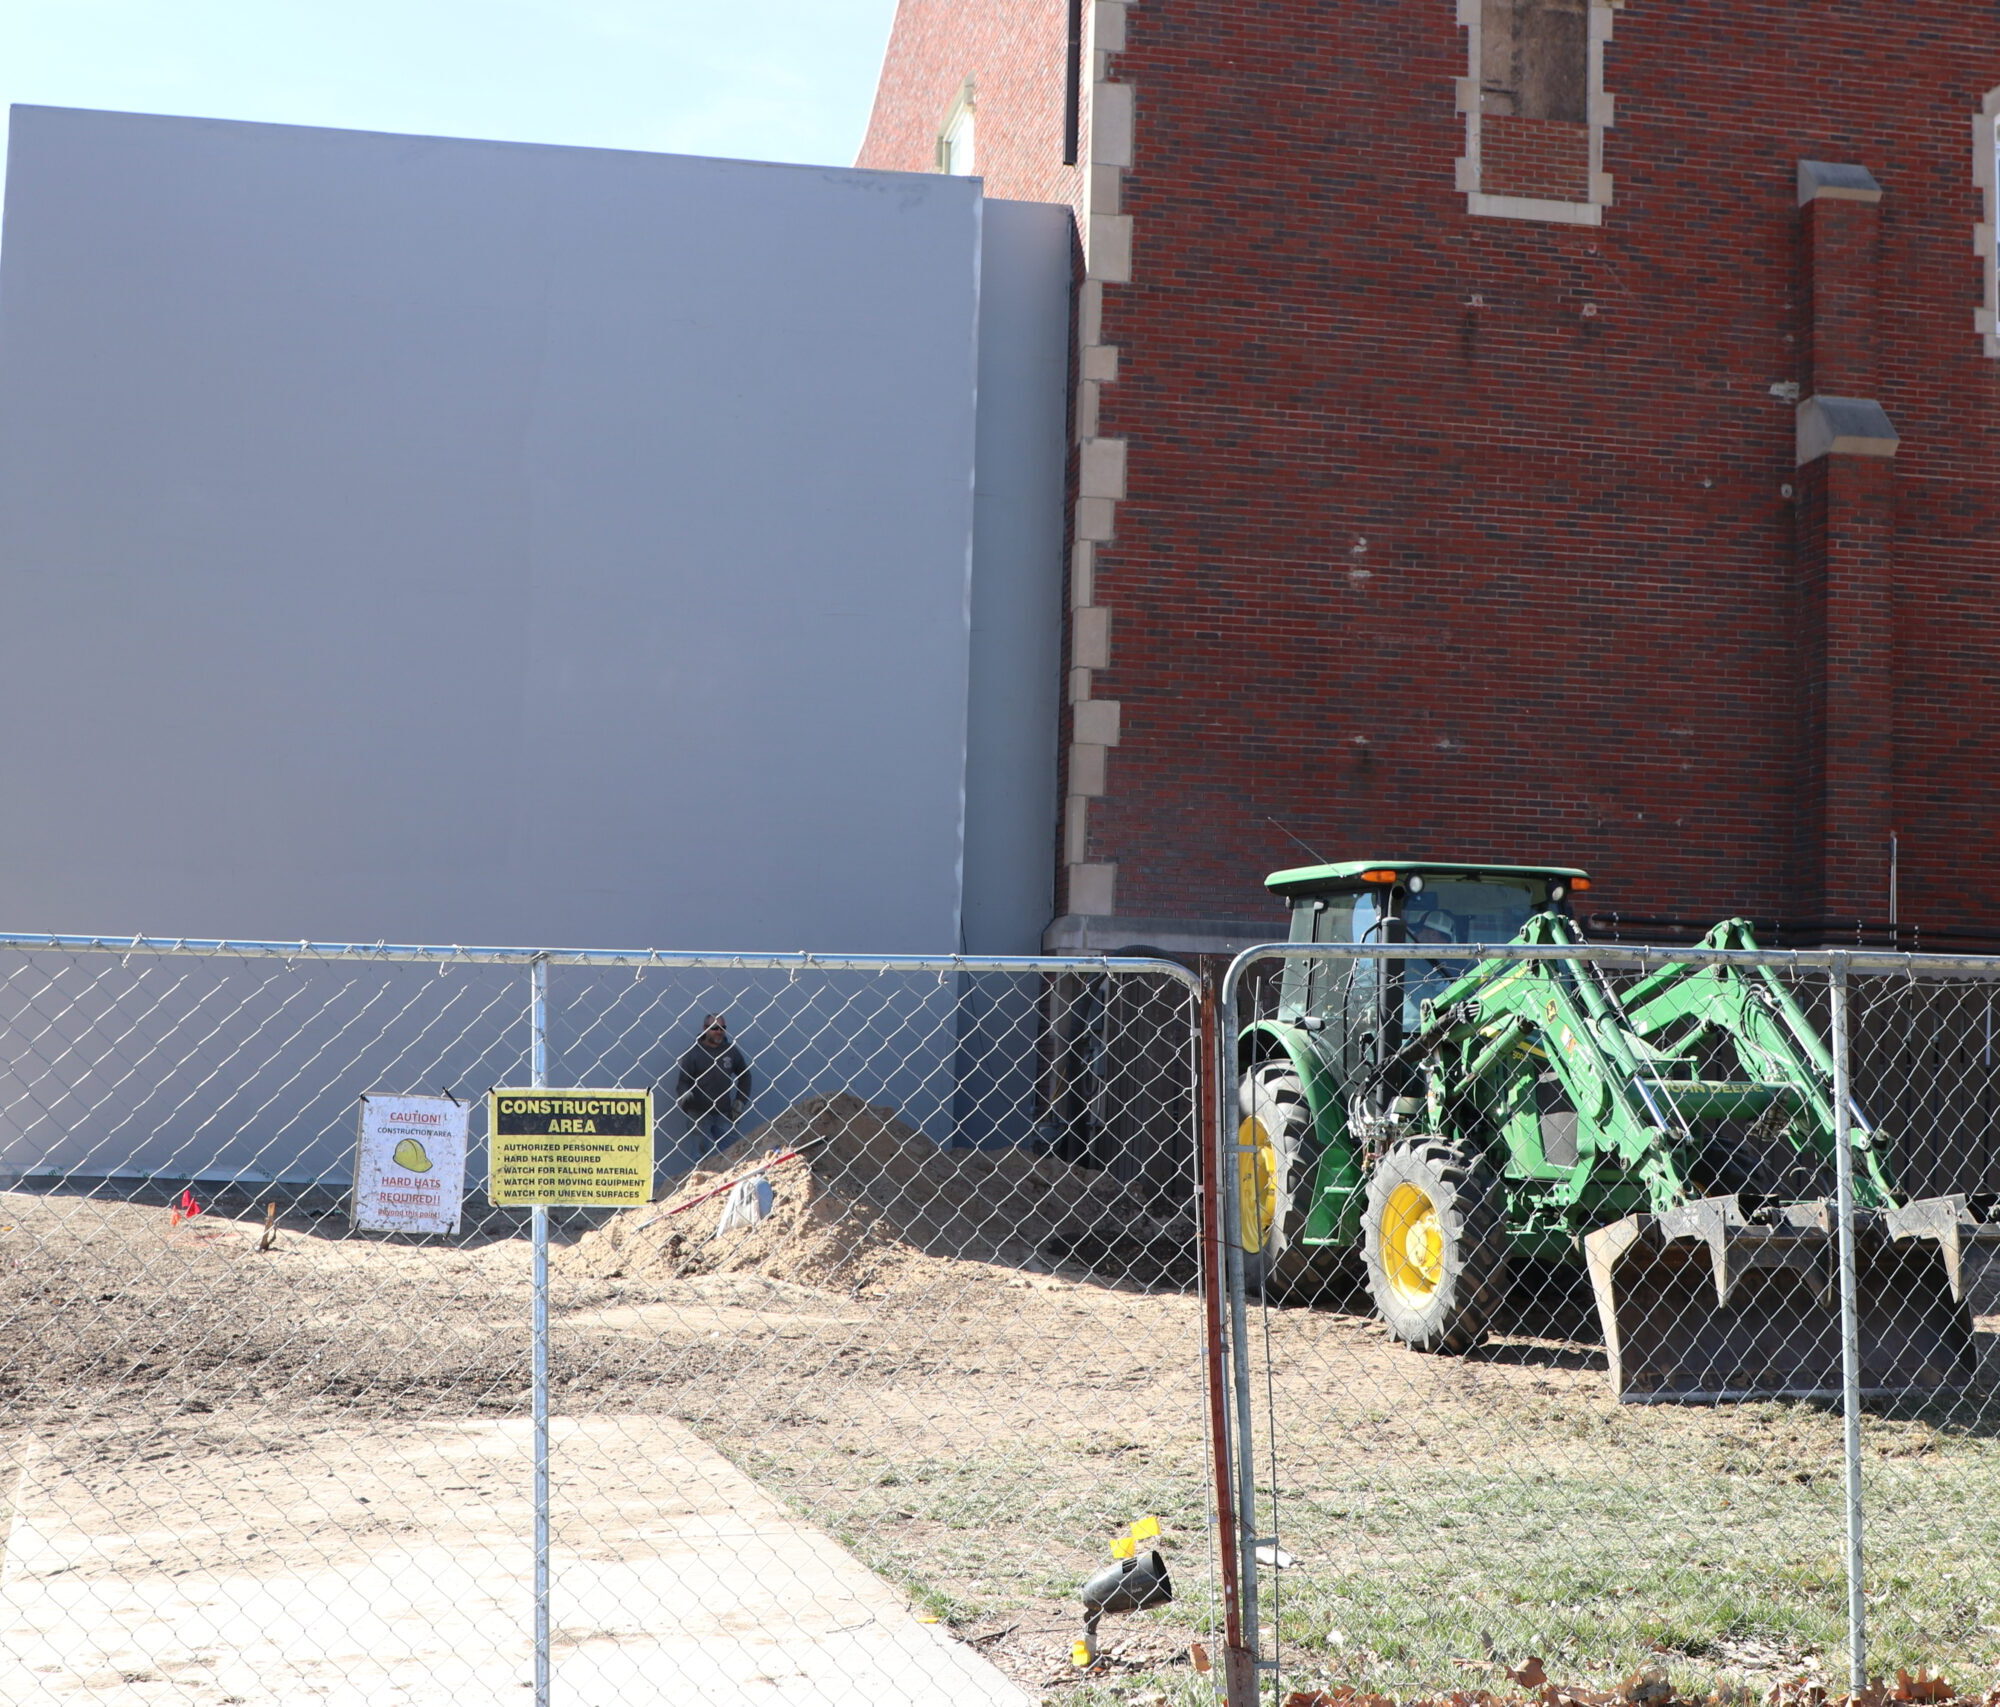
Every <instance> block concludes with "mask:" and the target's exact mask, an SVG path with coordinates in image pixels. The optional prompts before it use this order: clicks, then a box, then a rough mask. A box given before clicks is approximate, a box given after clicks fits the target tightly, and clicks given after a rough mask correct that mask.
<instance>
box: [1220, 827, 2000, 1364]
mask: <svg viewBox="0 0 2000 1707" xmlns="http://www.w3.org/2000/svg"><path fill="white" fill-rule="evenodd" d="M1266 885H1267V887H1268V888H1270V889H1271V890H1272V891H1274V892H1275V893H1276V894H1278V895H1281V896H1283V897H1284V898H1285V899H1286V900H1287V901H1288V902H1289V904H1290V906H1291V910H1292V929H1291V940H1292V941H1293V942H1300V943H1326V944H1338V943H1350V944H1383V945H1389V946H1392V947H1395V948H1397V949H1407V951H1408V952H1407V953H1398V954H1395V955H1393V956H1389V957H1384V958H1370V959H1352V958H1342V957H1336V956H1329V957H1327V958H1325V959H1320V958H1318V957H1313V956H1300V957H1297V958H1287V959H1286V960H1285V961H1284V962H1283V963H1282V973H1281V976H1280V981H1279V987H1278V1002H1277V1011H1276V1015H1275V1017H1273V1018H1270V1019H1260V1020H1258V1021H1256V1022H1254V1023H1252V1024H1250V1025H1248V1026H1246V1027H1245V1028H1244V1030H1243V1032H1242V1034H1241V1036H1240V1038H1239V1040H1238V1046H1237V1047H1238V1070H1239V1072H1240V1075H1241V1077H1240V1080H1239V1085H1238V1100H1239V1107H1240V1112H1241V1125H1240V1128H1239V1142H1238V1154H1239V1166H1240V1175H1239V1187H1240V1207H1241V1238H1240V1244H1241V1247H1242V1253H1243V1256H1242V1260H1243V1264H1244V1270H1245V1276H1246V1279H1247V1281H1248V1282H1249V1284H1250V1286H1251V1288H1252V1289H1253V1290H1256V1291H1258V1292H1260V1293H1262V1294H1263V1295H1264V1296H1266V1297H1267V1298H1279V1299H1283V1298H1294V1299H1310V1298H1312V1297H1314V1296H1317V1295H1318V1294H1320V1293H1321V1292H1322V1291H1323V1290H1324V1289H1326V1288H1327V1287H1328V1286H1329V1285H1330V1284H1331V1283H1332V1282H1333V1280H1334V1278H1335V1275H1336V1271H1337V1270H1338V1269H1339V1268H1341V1267H1342V1266H1348V1267H1350V1268H1351V1265H1352V1260H1353V1258H1354V1256H1355V1255H1356V1254H1357V1253H1358V1255H1359V1257H1360V1260H1361V1267H1362V1270H1363V1274H1364V1276H1365V1282H1366V1286H1367V1290H1368V1293H1369V1296H1370V1297H1371V1299H1372V1301H1373V1303H1374V1307H1375V1309H1376V1311H1377V1313H1378V1314H1379V1315H1380V1316H1381V1318H1382V1320H1383V1322H1384V1323H1385V1324H1386V1325H1387V1327H1388V1329H1389V1331H1390V1333H1391V1334H1392V1335H1393V1336H1394V1337H1395V1338H1397V1339H1399V1340H1401V1341H1403V1342H1404V1343H1405V1344H1407V1345H1409V1346H1412V1347H1414V1348H1416V1349H1417V1350H1420V1351H1433V1352H1462V1351H1466V1350H1469V1349H1470V1348H1471V1347H1473V1346H1474V1345H1476V1344H1478V1343H1479V1341H1480V1340H1481V1339H1482V1338H1483V1337H1484V1335H1485V1334H1486V1332H1487V1329H1488V1327H1489V1326H1490V1325H1491V1324H1492V1323H1493V1320H1494V1318H1495V1315H1496V1312H1497V1311H1498V1310H1499V1309H1500V1308H1501V1305H1502V1301H1503V1299H1504V1298H1505V1297H1506V1295H1507V1291H1508V1286H1509V1276H1510V1271H1518V1270H1519V1269H1520V1268H1521V1267H1522V1266H1523V1265H1524V1264H1525V1263H1528V1262H1545V1261H1550V1260H1553V1261H1557V1262H1566V1263H1573V1264H1581V1265H1583V1266H1584V1267H1586V1268H1587V1270H1588V1273H1589V1277H1590V1280H1591V1285H1592V1289H1593V1291H1594V1293H1595V1296H1596V1302H1597V1309H1598V1315H1599V1319H1600V1322H1601V1324H1602V1326H1603V1330H1604V1336H1605V1342H1606V1346H1607V1349H1608V1352H1609V1356H1610V1369H1611V1378H1612V1386H1613V1389H1614V1391H1615V1392H1616V1393H1617V1394H1618V1395H1619V1396H1620V1397H1621V1398H1624V1399H1628V1400H1635V1401H1637V1400H1652V1401H1715V1400H1723V1399H1747V1398H1769V1397H1806V1396H1813V1397H1822V1396H1827V1395H1830V1394H1835V1393H1838V1391H1839V1390H1840V1327H1839V1321H1840V1318H1839V1310H1838V1302H1839V1298H1838V1271H1837V1266H1836V1265H1837V1252H1836V1243H1837V1241H1836V1238H1835V1231H1834V1222H1833V1216H1832V1209H1831V1204H1830V1201H1829V1200H1830V1199H1832V1198H1833V1196H1834V1194H1835V1160H1834V1157H1835V1152H1834V1132H1835V1126H1834V1102H1833V1062H1832V1057H1831V1055H1830V1054H1829V1052H1828V1050H1827V1048H1826V1045H1825V1043H1824V1041H1823V1040H1822V1039H1821V1037H1820V1035H1819V1033H1818V1032H1817V1030H1816V1029H1815V1028H1814V1026H1813V1024H1812V1023H1811V1021H1810V1020H1809V1019H1808V1018H1807V1016H1806V1014H1805V1013H1804V1011H1803V1010H1802V1009H1801V1008H1800V1006H1799V1004H1798V1002H1797V1001H1796V1000H1795V999H1794V997H1793V995H1792V994H1791V992H1790V991H1789V990H1788V989H1787V988H1786V986H1785V985H1784V983H1783V982H1782V981H1781V980H1780V979H1779V978H1778V977H1777V976H1776V974H1775V973H1773V972H1772V971H1771V970H1770V969H1768V968H1766V967H1760V966H1745V965H1728V964H1711V965H1692V964H1682V963H1676V964H1670V965H1665V966H1662V967H1660V968H1658V969H1656V970H1653V971H1651V972H1649V973H1647V974H1645V975H1644V976H1641V977H1638V978H1636V979H1630V978H1628V979H1626V980H1625V981H1624V982H1622V983H1621V982H1619V981H1616V980H1614V979H1613V978H1612V977H1611V976H1609V975H1608V974H1607V972H1606V970H1605V969H1604V968H1603V967H1601V966H1600V965H1598V964H1595V963H1593V962H1591V961H1590V960H1588V959H1584V958H1580V957H1577V958H1572V957H1567V956H1558V957H1552V958H1548V959H1539V960H1514V959H1503V958H1496V957H1486V958H1482V957H1480V956H1478V955H1477V954H1475V953H1471V952H1466V950H1467V948H1468V945H1472V944H1481V943H1483V944H1489V945H1491V944H1497V943H1503V942H1508V941H1510V940H1511V941H1516V942H1521V943H1534V944H1541V945H1545V946H1549V947H1561V946H1565V945H1567V946H1578V945H1580V944H1581V940H1582V939H1581V937H1580V936H1579V935H1578V933H1577V930H1576V927H1575V925H1574V924H1573V923H1572V922H1571V919H1570V917H1569V913H1568V902H1569V899H1570V897H1571V896H1573V895H1575V894H1576V893H1578V892H1579V891H1581V890H1585V889H1588V888H1589V878H1588V877H1587V876H1586V875H1585V873H1583V872H1581V871H1577V870H1571V869H1567V868H1561V867H1552V866H1549V867H1530V866H1496V865H1483V864H1474V863H1450V862H1437V861H1429V860H1365V861H1364V860H1356V861H1351V862H1348V863H1346V864H1341V865H1319V866H1308V867H1302V868H1299V869H1296V870H1291V871H1281V872H1278V873H1276V874H1274V875H1273V876H1271V877H1270V878H1267V879H1266ZM1703 944H1704V946H1708V947H1713V948H1724V949H1729V948H1736V949H1751V948H1755V947H1756V946H1757V945H1756V942H1755V940H1754V939H1753V937H1752V936H1751V933H1750V929H1749V926H1748V925H1747V924H1746V923H1745V922H1744V921H1743V920H1740V919H1735V920H1729V921H1725V922H1724V923H1722V924H1720V925H1718V926H1716V928H1715V929H1714V930H1713V931H1711V932H1710V933H1709V934H1708V935H1707V936H1706V937H1705V938H1704V939H1703ZM1849 1132H1850V1140H1851V1144H1852V1147H1853V1154H1854V1163H1855V1165H1854V1172H1853V1179H1854V1193H1855V1203H1856V1206H1857V1210H1858V1211H1859V1212H1860V1213H1859V1216H1858V1219H1857V1280H1858V1286H1859V1291H1858V1300H1859V1305H1860V1325H1861V1341H1862V1384H1863V1387H1864V1389H1865V1390H1867V1391H1869V1392H1872V1393H1876V1394H1907V1393H1912V1392H1925V1391H1932V1390H1940V1389H1951V1388H1960V1387H1966V1386H1973V1385H1986V1384H1988V1382H1987V1375H1988V1371H1987V1370H1986V1368H1985V1367H1984V1364H1985V1362H1986V1359H1985V1356H1984V1351H1983V1349H1982V1342H1983V1341H1984V1340H1985V1339H1986V1338H1987V1336H1983V1335H1981V1336H1977V1337H1975V1335H1974V1333H1973V1327H1972V1316H1973V1314H1975V1313H1983V1312H1984V1311H1986V1310H1988V1309H1990V1308H1993V1307H1995V1306H1994V1301H1993V1300H1994V1294H1995V1293H1996V1292H2000V1225H1993V1226H1989V1225H1988V1224H1987V1223H1985V1222H1983V1221H1981V1220H1979V1219H1977V1218H1976V1217H1975V1216H1974V1214H1973V1212H1972V1210H1971V1209H1970V1208H1969V1207H1968V1205H1967V1203H1966V1200H1965V1199H1964V1198H1962V1197H1949V1198H1933V1199H1929V1200H1926V1201H1924V1202H1920V1203H1904V1202H1903V1201H1902V1200H1901V1199H1900V1198H1899V1196H1898V1194H1897V1192H1896V1189H1895V1186H1894V1183H1893V1181H1892V1180H1891V1179H1890V1177H1889V1173H1888V1169H1887V1162H1886V1158H1885V1156H1884V1154H1883V1139H1884V1134H1882V1133H1880V1132H1878V1131H1876V1130H1875V1129H1874V1127H1873V1125H1872V1124H1871V1123H1870V1122H1869V1121H1868V1119H1867V1118H1866V1116H1865V1115H1864V1114H1863V1113H1862V1111H1861V1109H1860V1108H1859V1107H1858V1106H1857V1105H1855V1104H1853V1103H1852V1101H1851V1100H1850V1109H1849Z"/></svg>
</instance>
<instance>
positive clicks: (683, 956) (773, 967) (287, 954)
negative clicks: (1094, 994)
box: [0, 931, 1201, 990]
mask: <svg viewBox="0 0 2000 1707" xmlns="http://www.w3.org/2000/svg"><path fill="white" fill-rule="evenodd" d="M10 948H11V949H25V950H41V951H44V952H47V951H57V952H62V953H69V954H116V955H127V956H129V955H148V956H153V955H205V956H210V957H226V958H231V959H241V960H373V961H395V962H400V963H405V964H414V965H425V966H430V965H460V966H465V965H480V966H532V965H534V964H535V963H536V962H537V961H540V962H543V963H545V964H547V965H551V966H600V967H625V968H628V969H630V968H636V969H638V970H641V971H644V970H646V969H647V968H650V967H657V968H659V969H660V970H662V971H671V970H676V969H692V970H727V971H745V972H799V971H815V972H881V973H891V972H1049V973H1060V972H1070V973H1076V972H1116V973H1122V974H1125V975H1128V976H1129V975H1132V974H1136V973H1157V974H1159V975H1160V976H1162V977H1165V978H1170V979H1172V980H1174V981H1175V982H1177V983H1180V984H1183V985H1185V986H1186V987H1187V988H1188V989H1190V990H1199V989H1200V987H1201V980H1200V979H1199V978H1198V977H1197V976H1196V975H1195V974H1194V973H1193V972H1191V971H1189V970H1188V969H1187V968H1186V967H1185V966H1182V965H1181V964H1180V963H1179V962H1178V961H1173V960H1156V959H1151V958H1148V957H1145V956H1139V957H1125V956H1118V955H1104V954H1097V955H1046V954H1040V955H1037V954H1029V955H1014V954H817V953H813V952H810V951H807V950H804V949H800V950H797V951H795V952H792V953H755V954H752V953H732V952H724V951H718V950H701V949H664V948H477V947H465V946H461V945H459V944H456V943H453V944H449V945H446V944H438V943H428V944H426V943H395V942H308V941H301V942H259V941H253V940H247V939H238V938H232V937H160V936H72V935H62V934H60V933H50V934H41V933H36V932H19V931H0V950H4V949H10Z"/></svg>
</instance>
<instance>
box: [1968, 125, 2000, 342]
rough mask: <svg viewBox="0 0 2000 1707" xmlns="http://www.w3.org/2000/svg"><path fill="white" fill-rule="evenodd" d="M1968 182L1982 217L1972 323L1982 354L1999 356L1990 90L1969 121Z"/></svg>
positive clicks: (1995, 135)
mask: <svg viewBox="0 0 2000 1707" xmlns="http://www.w3.org/2000/svg"><path fill="white" fill-rule="evenodd" d="M1972 181H1973V182H1974V183H1975V184H1977V185H1978V186H1979V194H1980V204H1981V208H1982V211H1983V212H1984V213H1985V215H1986V217H1985V218H1984V219H1983V220H1982V221H1980V223H1979V224H1977V225H1975V226H1974V227H1973V228H1972V251H1973V253H1974V254H1976V255H1977V256H1978V257H1979V270H1980V274H1981V285H1980V288H1981V294H1982V296H1983V298H1984V300H1983V301H1982V302H1981V303H1980V305H1979V307H1978V308H1977V309H1976V310H1975V311H1974V312H1973V316H1972V323H1973V325H1974V327H1975V328H1977V330H1978V332H1979V334H1980V336H1981V337H1982V338H1983V339H1984V340H1985V343H1986V353H1987V354H1988V355H1989V356H2000V242H1996V241H1995V239H1994V233H1995V232H1996V231H2000V89H1994V90H1992V91H1990V92H1989V93H1988V94H1987V97H1986V99H1985V101H1984V102H1983V103H1981V105H1980V109H1979V116H1978V118H1976V119H1974V120H1973V121H1972Z"/></svg>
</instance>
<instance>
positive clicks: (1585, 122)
mask: <svg viewBox="0 0 2000 1707" xmlns="http://www.w3.org/2000/svg"><path fill="white" fill-rule="evenodd" d="M1620 3H1621V0H1458V21H1459V23H1460V25H1461V26H1462V27H1463V28H1464V30H1465V32H1466V37H1467V43H1466V45H1467V49H1468V53H1467V75H1466V76H1465V77H1463V78H1461V79H1460V81H1459V91H1458V104H1459V110H1460V111H1461V112H1462V113H1463V114H1464V115H1465V157H1464V158H1463V159H1462V160H1460V162H1459V188H1460V189H1462V190H1464V191H1465V192H1466V195H1467V197H1468V205H1469V209H1470V211H1471V212H1473V213H1475V214H1484V215H1488V216H1491V217H1495V218H1505V219H1547V220H1556V221H1559V222H1562V223H1565V224H1573V225H1595V224H1597V223H1598V222H1599V220H1600V219H1601V218H1602V208H1603V206H1604V204H1605V203H1607V202H1609V201H1610V200H1611V180H1610V178H1609V177H1608V176H1607V175H1606V174H1605V171H1604V131H1605V127H1606V126H1607V125H1608V124H1609V123H1610V113H1611V101H1610V98H1609V97H1608V96H1607V95H1606V94H1605V93H1604V44H1605V43H1606V42H1607V41H1609V40H1610V39H1611V14H1612V10H1613V8H1614V6H1616V5H1618V4H1620Z"/></svg>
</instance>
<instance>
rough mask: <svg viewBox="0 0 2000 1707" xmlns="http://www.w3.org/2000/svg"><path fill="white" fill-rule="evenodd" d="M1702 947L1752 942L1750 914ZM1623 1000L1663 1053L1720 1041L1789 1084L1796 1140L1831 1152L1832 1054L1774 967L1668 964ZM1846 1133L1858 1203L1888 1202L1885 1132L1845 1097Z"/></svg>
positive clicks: (1682, 1053) (1876, 1205)
mask: <svg viewBox="0 0 2000 1707" xmlns="http://www.w3.org/2000/svg"><path fill="white" fill-rule="evenodd" d="M1700 946H1702V947H1703V948H1720V949H1754V948H1756V947H1757V939H1756V938H1755V937H1754V936H1753V935H1752V934H1751V930H1750V925H1749V922H1748V921H1747V920H1744V919H1726V920H1724V921H1723V922H1722V923H1721V924H1719V925H1717V926H1716V927H1715V928H1714V929H1713V930H1712V931H1710V932H1709V933H1708V934H1707V935H1706V936H1705V937H1703V938H1702V941H1701V945H1700ZM1622 1005H1623V1009H1624V1014H1625V1017H1626V1020H1627V1023H1628V1024H1629V1025H1630V1027H1631V1030H1632V1032H1633V1034H1634V1035H1635V1036H1636V1037H1637V1038H1639V1039H1642V1040H1643V1044H1644V1045H1645V1046H1647V1047H1650V1048H1651V1049H1652V1050H1653V1051H1655V1052H1657V1054H1658V1055H1659V1056H1661V1057H1663V1058H1665V1059H1667V1060H1669V1061H1682V1062H1685V1061H1693V1060H1695V1059H1697V1058H1698V1057H1699V1055H1700V1054H1701V1053H1702V1052H1703V1051H1704V1050H1705V1049H1708V1048H1710V1047H1712V1046H1713V1045H1714V1044H1716V1043H1717V1042H1721V1043H1724V1044H1726V1045H1727V1046H1728V1047H1729V1048H1730V1049H1731V1050H1732V1051H1733V1053H1734V1055H1735V1058H1736V1061H1737V1063H1738V1064H1739V1066H1740V1067H1741V1069H1742V1071H1743V1072H1744V1074H1745V1075H1747V1076H1748V1077H1750V1078H1752V1079H1757V1080H1763V1081H1766V1082H1783V1083H1786V1084H1789V1085H1790V1086H1791V1087H1792V1094H1793V1095H1794V1097H1795V1098H1796V1099H1797V1101H1798V1104H1799V1107H1800V1112H1801V1114H1802V1116H1803V1118H1802V1119H1801V1120H1799V1121H1798V1122H1797V1123H1795V1125H1794V1128H1793V1137H1794V1140H1795V1142H1797V1143H1798V1144H1799V1145H1800V1146H1801V1147H1807V1146H1809V1147H1810V1148H1811V1149H1812V1150H1813V1151H1814V1152H1815V1153H1817V1154H1819V1155H1821V1156H1824V1157H1826V1158H1827V1159H1828V1160H1831V1159H1832V1156H1833V1147H1834V1142H1835V1138H1834V1119H1833V1055H1832V1052H1831V1051H1830V1050H1829V1049H1828V1048H1827V1045H1826V1042H1825V1040H1824V1039H1823V1038H1822V1037H1821V1036H1820V1034H1819V1032H1818V1031H1817V1029H1815V1027H1814V1026H1813V1023H1812V1021H1811V1020H1810V1019H1808V1018H1807V1017H1806V1014H1805V1012H1804V1010H1803V1009H1802V1008H1801V1007H1800V1006H1799V1004H1798V1001H1797V999H1796V998H1795V997H1794V996H1793V995H1792V993H1791V991H1790V990H1788V989H1786V987H1785V985H1784V982H1783V980H1781V979H1780V978H1779V977H1778V975H1777V973H1776V972H1775V971H1774V970H1773V969H1772V968H1770V967H1769V966H1748V967H1736V966H1729V965H1717V964H1710V965H1705V966H1697V965H1690V964H1687V963H1675V964H1673V965H1669V966H1663V967H1661V968H1660V969H1659V970H1658V971H1657V972H1653V973H1650V974H1648V975H1647V976H1646V977H1644V978H1642V979H1640V980H1639V982H1638V983H1636V984H1634V985H1633V986H1632V987H1631V988H1630V989H1628V990H1626V991H1625V992H1624V994H1623V997H1622ZM1848 1133H1849V1142H1850V1143H1851V1144H1852V1146H1853V1149H1854V1159H1855V1163H1856V1167H1855V1177H1854V1188H1855V1201H1856V1203H1857V1204H1858V1205H1859V1206H1860V1207H1862V1208H1864V1209H1881V1208H1888V1207H1890V1206H1892V1205H1893V1204H1895V1202H1896V1201H1897V1197H1896V1191H1895V1187H1894V1184H1893V1182H1892V1180H1891V1178H1890V1176H1889V1172H1888V1169H1887V1165H1886V1163H1885V1161H1884V1159H1883V1154H1882V1149H1883V1143H1884V1135H1883V1134H1882V1133H1881V1132H1879V1131H1878V1130H1877V1129H1876V1127H1875V1124H1874V1122H1873V1121H1872V1120H1870V1119H1869V1118H1868V1115H1867V1113H1866V1111H1865V1110H1864V1109H1863V1108H1862V1107H1861V1105H1860V1103H1859V1102H1858V1101H1857V1100H1855V1099H1854V1098H1853V1097H1852V1096H1850V1097H1849V1099H1848Z"/></svg>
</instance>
